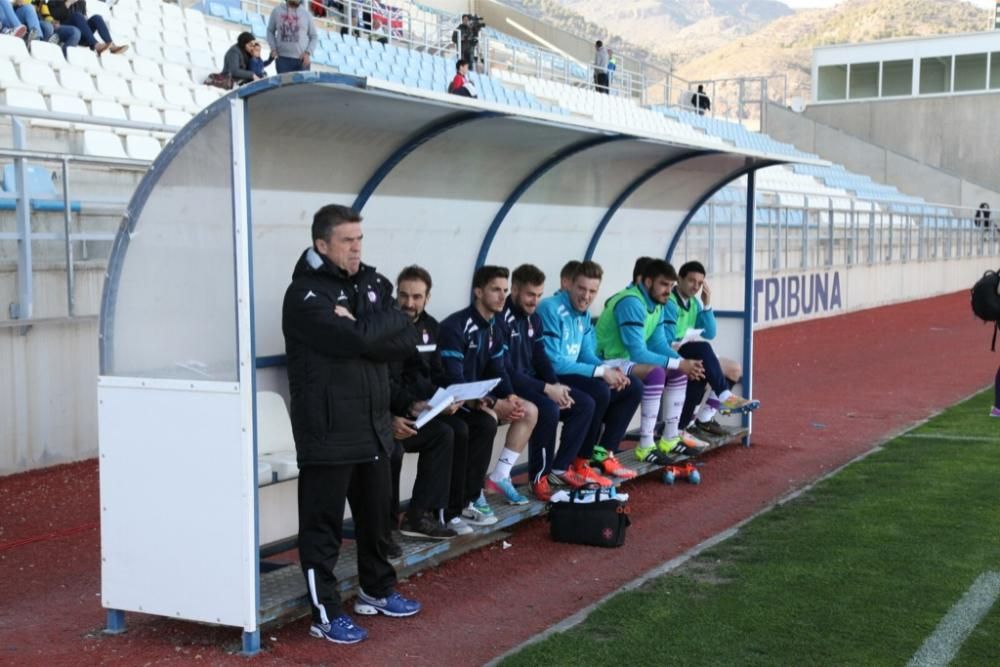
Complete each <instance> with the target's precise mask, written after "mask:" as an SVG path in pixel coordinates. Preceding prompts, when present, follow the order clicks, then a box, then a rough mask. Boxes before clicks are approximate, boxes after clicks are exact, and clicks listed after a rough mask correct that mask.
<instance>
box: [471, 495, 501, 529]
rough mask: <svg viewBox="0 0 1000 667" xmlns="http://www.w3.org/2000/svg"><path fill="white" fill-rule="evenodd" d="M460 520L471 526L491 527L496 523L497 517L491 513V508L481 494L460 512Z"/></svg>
mask: <svg viewBox="0 0 1000 667" xmlns="http://www.w3.org/2000/svg"><path fill="white" fill-rule="evenodd" d="M462 518H463V519H465V520H466V521H467V522H468V523H471V524H472V525H473V526H492V525H493V524H495V523H496V522H497V515H496V514H494V513H493V508H492V507H490V504H489V503H488V502H486V499H485V498H484V497H483V494H482V493H480V494H479V498H478V499H477V500H476V501H475V502H473V503H470V504H469V506H468V507H466V508H465V509H464V510H462Z"/></svg>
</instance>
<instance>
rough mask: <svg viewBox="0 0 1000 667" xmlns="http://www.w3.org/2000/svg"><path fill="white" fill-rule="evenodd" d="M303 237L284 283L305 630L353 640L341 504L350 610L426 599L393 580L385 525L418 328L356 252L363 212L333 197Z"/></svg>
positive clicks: (356, 631)
mask: <svg viewBox="0 0 1000 667" xmlns="http://www.w3.org/2000/svg"><path fill="white" fill-rule="evenodd" d="M312 238H313V245H312V246H310V247H309V248H307V249H306V250H305V251H304V252H303V253H302V256H301V257H300V258H299V261H298V263H297V264H296V265H295V270H294V272H293V274H292V283H291V285H289V287H288V289H287V290H286V292H285V298H284V304H283V306H282V313H281V330H282V333H283V334H284V337H285V353H286V355H287V357H288V385H289V394H290V396H291V405H290V408H291V409H290V413H291V421H292V432H293V435H294V438H295V449H296V453H297V458H298V464H299V469H300V472H299V486H298V507H299V536H298V546H299V557H300V560H301V565H302V572H303V574H304V575H305V578H306V585H307V587H308V590H309V599H310V602H311V604H312V621H313V622H312V626H311V627H310V629H309V634H310V635H311V636H313V637H316V638H320V639H326V640H327V641H331V642H335V643H340V644H354V643H357V642H360V641H362V640H363V639H365V637H367V634H368V633H367V632H366V631H365V630H363V629H361V628H359V627H358V626H356V625H354V623H353V622H352V621H351V618H350V617H349V616H348V615H347V614H345V613H343V610H342V608H341V602H340V594H339V592H338V590H337V577H336V576H335V575H334V567H336V565H337V557H338V555H339V554H340V545H341V541H342V531H343V520H344V503H345V500H346V501H347V502H349V503H350V506H351V514H352V516H353V518H354V532H355V540H356V543H357V551H358V578H359V580H360V584H361V586H360V589H359V590H358V597H357V599H356V600H355V603H354V611H355V612H356V613H358V614H363V615H374V614H378V613H383V614H385V615H387V616H397V617H400V616H412V615H413V614H416V613H417V612H419V611H420V608H421V606H420V603H419V602H416V601H414V600H408V599H406V598H404V597H403V596H401V595H400V594H399V593H397V592H396V591H395V590H394V586H395V584H396V571H395V570H394V569H393V567H392V565H391V564H390V563H389V560H388V557H387V554H386V547H387V544H386V540H385V536H386V535H387V534H388V533H389V526H388V521H387V520H388V517H389V502H390V497H391V495H392V490H391V488H390V463H389V453H390V451H391V450H392V448H393V441H392V430H391V416H390V412H389V401H390V384H389V362H391V361H402V360H403V359H405V358H406V357H408V356H409V355H410V354H411V353H412V351H413V349H414V347H415V346H416V344H417V332H416V329H414V327H413V325H412V324H411V323H410V320H409V318H408V317H407V316H406V315H405V314H404V313H403V312H402V311H400V310H399V308H398V307H397V306H396V303H395V301H393V299H392V284H391V283H390V282H389V281H388V279H386V278H385V277H384V276H381V275H379V274H378V273H376V272H375V269H373V268H372V267H370V266H367V265H365V264H362V263H361V239H362V233H361V216H360V215H358V214H357V213H356V212H355V211H354V210H353V209H350V208H348V207H346V206H337V205H329V206H324V207H323V208H321V209H319V210H318V211H317V212H316V214H315V216H313V223H312Z"/></svg>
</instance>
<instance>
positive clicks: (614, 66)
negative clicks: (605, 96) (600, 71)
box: [608, 49, 618, 86]
mask: <svg viewBox="0 0 1000 667" xmlns="http://www.w3.org/2000/svg"><path fill="white" fill-rule="evenodd" d="M617 70H618V60H617V59H616V58H615V53H614V51H612V50H611V49H608V85H609V86H613V85H615V72H616V71H617Z"/></svg>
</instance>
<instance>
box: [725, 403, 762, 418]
mask: <svg viewBox="0 0 1000 667" xmlns="http://www.w3.org/2000/svg"><path fill="white" fill-rule="evenodd" d="M758 408H760V403H751V404H749V405H744V406H743V407H740V408H724V407H722V408H719V414H720V415H723V416H725V417H728V416H729V415H745V414H748V413H750V412H753V411H754V410H757V409H758Z"/></svg>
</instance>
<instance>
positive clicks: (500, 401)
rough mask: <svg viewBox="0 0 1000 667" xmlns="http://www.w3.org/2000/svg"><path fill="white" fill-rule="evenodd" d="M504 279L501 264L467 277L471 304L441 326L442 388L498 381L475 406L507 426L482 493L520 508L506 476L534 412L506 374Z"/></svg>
mask: <svg viewBox="0 0 1000 667" xmlns="http://www.w3.org/2000/svg"><path fill="white" fill-rule="evenodd" d="M509 275H510V273H509V272H508V271H507V269H505V268H504V267H502V266H481V267H479V269H477V270H476V273H475V274H474V275H473V277H472V292H473V295H474V301H473V303H472V305H471V306H469V307H468V308H463V309H462V310H460V311H458V312H457V313H453V314H451V315H449V316H448V317H447V318H445V319H444V321H442V322H441V359H442V361H443V362H444V367H445V372H446V376H447V378H448V384H458V383H462V382H478V381H480V380H490V379H497V380H499V383H498V384H497V386H496V387H495V388H494V389H493V391H492V392H491V393H490V395H489V396H487V397H486V398H484V399H482V400H481V401H480V402H479V404H478V405H477V406H476V407H477V408H478V409H480V410H484V411H486V412H488V414H490V415H492V416H493V417H494V419H496V421H497V423H498V424H505V423H509V424H510V428H509V429H508V430H507V441H506V444H505V446H504V448H503V451H502V452H500V457H499V459H498V460H497V463H496V466H494V468H493V472H492V473H490V475H489V476H488V477H487V478H486V490H487V491H490V492H492V493H498V494H502V495H503V496H504V497H505V498H506V499H507V502H508V503H510V504H512V505H524V504H526V503H527V502H528V499H527V498H525V497H524V496H523V495H521V493H520V492H519V491H518V490H517V489H516V488H515V487H514V483H513V482H512V481H511V478H510V473H511V469H513V467H514V464H515V463H516V462H517V459H518V457H520V455H521V452H523V451H524V450H525V449H526V448H527V446H528V440H529V439H530V438H531V431H532V430H533V429H534V428H535V423H536V421H537V420H538V410H537V409H536V408H535V405H534V404H533V403H531V402H530V401H526V400H524V399H522V398H520V397H519V396H517V395H516V394H514V388H513V385H512V384H511V381H510V375H509V374H508V373H507V363H506V359H505V356H506V354H507V351H506V347H507V345H506V341H505V339H504V335H503V327H501V326H500V325H499V323H498V322H497V318H496V316H497V315H499V314H500V312H501V311H502V310H503V307H504V303H505V301H506V297H507V278H508V276H509ZM481 504H485V503H483V502H482V501H481V500H480V501H479V503H478V504H473V505H471V506H469V507H467V508H466V509H465V510H464V511H463V515H464V516H466V517H468V518H470V519H473V520H480V519H481V516H480V514H481V513H482V512H483V511H484V510H483V509H482V507H481V506H480V505H481Z"/></svg>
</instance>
